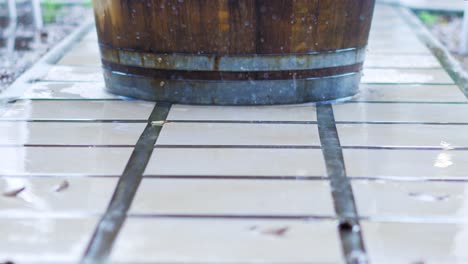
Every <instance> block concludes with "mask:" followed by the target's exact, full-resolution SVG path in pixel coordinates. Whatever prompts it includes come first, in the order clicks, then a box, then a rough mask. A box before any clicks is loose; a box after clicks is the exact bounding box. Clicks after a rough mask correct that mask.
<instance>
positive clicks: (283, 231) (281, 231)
mask: <svg viewBox="0 0 468 264" xmlns="http://www.w3.org/2000/svg"><path fill="white" fill-rule="evenodd" d="M288 231H289V227H287V226H286V227H281V228H274V229H269V230H265V231H263V232H262V234H265V235H272V236H278V237H283V236H284V235H286V233H287V232H288Z"/></svg>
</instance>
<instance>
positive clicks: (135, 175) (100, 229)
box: [81, 103, 171, 264]
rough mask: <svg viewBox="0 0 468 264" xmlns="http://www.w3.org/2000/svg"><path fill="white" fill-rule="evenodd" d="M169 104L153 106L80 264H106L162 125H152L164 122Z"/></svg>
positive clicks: (169, 107)
mask: <svg viewBox="0 0 468 264" xmlns="http://www.w3.org/2000/svg"><path fill="white" fill-rule="evenodd" d="M170 109H171V104H169V103H158V104H156V106H155V108H154V110H153V112H152V114H151V116H150V118H149V120H148V125H147V126H146V128H145V130H144V131H143V133H142V134H141V136H140V138H139V140H138V142H137V144H136V146H135V149H134V150H133V153H132V155H131V156H130V159H129V161H128V163H127V166H126V167H125V170H124V172H123V174H122V176H121V177H120V179H119V182H118V184H117V187H116V189H115V191H114V195H113V196H112V199H111V201H110V204H109V206H108V208H107V210H106V213H105V214H104V216H103V217H102V218H101V220H100V221H99V223H98V225H97V227H96V229H95V230H94V234H93V236H92V238H91V240H90V241H89V244H88V247H87V249H86V252H85V254H84V256H83V258H82V259H81V263H92V264H95V263H105V262H106V261H107V259H108V257H109V255H110V253H111V251H112V247H113V245H114V242H115V239H116V238H117V236H118V234H119V232H120V229H121V228H122V226H123V223H124V222H125V219H126V217H127V212H128V210H129V208H130V205H131V203H132V201H133V198H134V196H135V194H136V192H137V190H138V187H139V185H140V183H141V180H142V178H143V173H144V171H145V169H146V166H147V164H148V162H149V159H150V157H151V155H152V153H153V150H154V148H153V146H154V144H155V143H156V140H157V139H158V137H159V134H160V132H161V129H162V125H154V122H158V121H164V120H166V118H167V116H168V114H169V111H170Z"/></svg>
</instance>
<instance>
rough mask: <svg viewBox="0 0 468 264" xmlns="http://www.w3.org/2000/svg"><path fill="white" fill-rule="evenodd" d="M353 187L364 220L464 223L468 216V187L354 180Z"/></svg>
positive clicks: (456, 184)
mask: <svg viewBox="0 0 468 264" xmlns="http://www.w3.org/2000/svg"><path fill="white" fill-rule="evenodd" d="M352 185H353V191H354V197H355V198H356V203H357V207H358V211H359V215H361V216H363V217H384V218H385V217H390V218H393V219H398V218H400V219H411V218H413V219H421V220H439V221H444V220H451V221H457V220H458V221H463V220H465V219H466V218H467V216H468V202H467V201H466V195H468V183H464V182H420V181H418V182H413V181H382V180H380V181H361V180H355V181H352ZM369 197H372V199H369Z"/></svg>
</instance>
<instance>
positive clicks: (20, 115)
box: [1, 101, 154, 120]
mask: <svg viewBox="0 0 468 264" xmlns="http://www.w3.org/2000/svg"><path fill="white" fill-rule="evenodd" d="M153 107H154V103H151V102H143V101H18V102H16V103H15V104H13V105H12V107H11V108H10V109H9V110H8V111H7V112H6V113H5V114H4V115H3V116H2V117H1V119H105V120H113V119H116V120H146V119H148V117H149V115H150V114H151V112H152V110H153Z"/></svg>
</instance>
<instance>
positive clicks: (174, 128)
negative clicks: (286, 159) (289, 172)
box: [157, 123, 320, 146]
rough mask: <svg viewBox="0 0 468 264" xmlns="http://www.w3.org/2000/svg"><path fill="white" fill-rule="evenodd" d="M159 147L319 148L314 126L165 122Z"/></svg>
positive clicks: (316, 129)
mask: <svg viewBox="0 0 468 264" xmlns="http://www.w3.org/2000/svg"><path fill="white" fill-rule="evenodd" d="M157 144H161V145H251V146H261V145H269V146H275V145H288V146H320V139H319V135H318V128H317V125H294V124H284V125H280V124H213V123H168V124H166V125H165V126H164V128H163V130H162V132H161V135H160V137H159V138H158V141H157Z"/></svg>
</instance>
